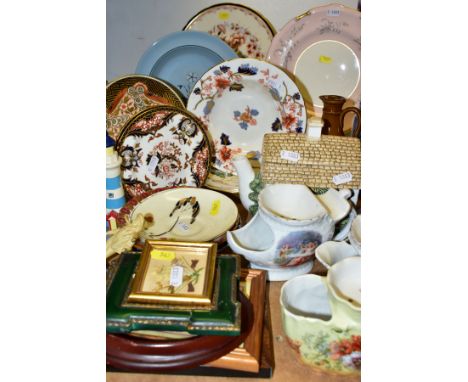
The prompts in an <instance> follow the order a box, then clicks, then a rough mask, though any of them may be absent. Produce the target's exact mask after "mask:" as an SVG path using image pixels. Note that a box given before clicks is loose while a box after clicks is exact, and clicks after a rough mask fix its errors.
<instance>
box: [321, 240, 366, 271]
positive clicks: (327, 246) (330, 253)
mask: <svg viewBox="0 0 468 382" xmlns="http://www.w3.org/2000/svg"><path fill="white" fill-rule="evenodd" d="M358 255H359V252H358V251H357V250H356V249H355V248H354V247H353V246H352V245H349V244H348V243H345V242H343V241H326V242H325V243H322V244H320V245H319V246H318V247H317V249H316V250H315V257H316V258H317V260H318V261H319V262H320V263H321V264H322V265H323V266H324V267H325V268H327V269H330V267H331V266H333V265H334V264H336V263H337V262H338V261H340V260H343V259H345V258H347V257H351V256H358Z"/></svg>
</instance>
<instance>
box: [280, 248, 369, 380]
mask: <svg viewBox="0 0 468 382" xmlns="http://www.w3.org/2000/svg"><path fill="white" fill-rule="evenodd" d="M280 304H281V314H282V322H283V329H284V332H285V334H286V336H287V339H288V342H289V344H290V345H291V346H292V347H293V348H294V349H295V350H297V351H298V352H299V354H300V356H301V359H302V361H303V362H305V363H306V364H308V365H310V366H312V367H314V368H317V369H320V370H325V371H327V372H329V373H333V374H343V375H354V374H356V375H358V374H360V370H361V258H360V257H359V256H353V257H348V258H345V259H343V260H340V261H339V262H337V263H336V264H334V265H332V267H331V268H330V269H329V270H328V274H327V276H326V277H320V276H317V275H302V276H298V277H295V278H294V279H292V280H289V281H288V282H286V283H285V284H284V285H283V287H282V289H281V296H280Z"/></svg>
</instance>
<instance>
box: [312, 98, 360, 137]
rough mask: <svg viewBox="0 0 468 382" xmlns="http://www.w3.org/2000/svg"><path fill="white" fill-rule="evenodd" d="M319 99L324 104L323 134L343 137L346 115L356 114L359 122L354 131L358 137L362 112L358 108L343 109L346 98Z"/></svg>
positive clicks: (354, 134)
mask: <svg viewBox="0 0 468 382" xmlns="http://www.w3.org/2000/svg"><path fill="white" fill-rule="evenodd" d="M319 98H320V99H321V100H322V102H323V114H322V122H323V128H322V134H324V135H339V136H343V135H344V132H343V122H344V117H345V115H346V113H348V112H352V113H355V114H356V116H357V118H358V120H357V126H356V127H355V128H354V129H353V130H354V131H353V136H355V137H358V136H359V135H360V132H361V110H359V109H358V108H357V107H347V108H345V109H343V105H344V103H345V102H346V98H345V97H342V96H338V95H322V96H319Z"/></svg>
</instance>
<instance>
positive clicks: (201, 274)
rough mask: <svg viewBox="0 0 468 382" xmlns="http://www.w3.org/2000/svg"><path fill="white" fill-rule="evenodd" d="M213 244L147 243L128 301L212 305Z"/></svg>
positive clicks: (214, 246)
mask: <svg viewBox="0 0 468 382" xmlns="http://www.w3.org/2000/svg"><path fill="white" fill-rule="evenodd" d="M216 250H217V245H216V243H186V242H175V241H157V240H147V241H146V243H145V246H144V248H143V253H142V255H141V256H142V257H141V261H140V264H139V266H138V268H137V269H136V271H135V279H134V282H133V285H132V289H131V292H130V294H129V296H128V301H129V302H143V303H145V302H146V303H153V304H154V303H158V302H159V303H162V304H165V305H172V304H173V305H181V304H182V305H187V304H188V305H192V304H193V305H212V304H213V284H214V273H215V262H216Z"/></svg>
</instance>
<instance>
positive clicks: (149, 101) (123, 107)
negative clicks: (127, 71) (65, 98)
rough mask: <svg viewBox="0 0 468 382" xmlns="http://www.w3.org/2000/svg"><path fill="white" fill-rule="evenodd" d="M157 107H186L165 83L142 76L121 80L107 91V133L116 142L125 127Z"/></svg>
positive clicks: (131, 76)
mask: <svg viewBox="0 0 468 382" xmlns="http://www.w3.org/2000/svg"><path fill="white" fill-rule="evenodd" d="M155 105H174V106H177V107H181V108H183V107H184V102H183V101H182V99H181V98H180V96H179V95H178V94H177V93H176V91H175V90H173V89H172V88H171V87H170V86H169V85H168V84H166V83H164V82H163V81H161V80H159V79H157V78H153V77H148V76H142V75H135V74H132V75H129V76H125V77H120V78H118V79H116V80H114V81H112V82H111V83H109V84H108V85H107V87H106V129H107V132H108V134H109V136H110V137H111V138H112V139H113V140H114V141H115V140H117V138H118V137H119V133H120V131H121V130H122V129H123V127H124V126H125V123H126V122H127V121H128V120H129V119H130V118H132V117H133V116H135V115H136V114H138V113H139V112H140V111H142V110H144V109H146V108H148V107H150V106H155Z"/></svg>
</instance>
